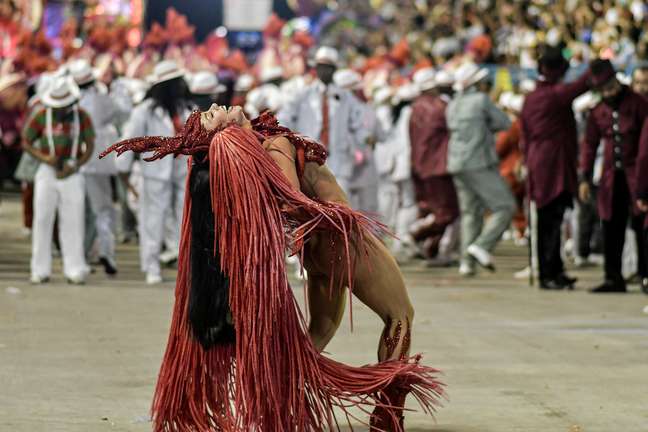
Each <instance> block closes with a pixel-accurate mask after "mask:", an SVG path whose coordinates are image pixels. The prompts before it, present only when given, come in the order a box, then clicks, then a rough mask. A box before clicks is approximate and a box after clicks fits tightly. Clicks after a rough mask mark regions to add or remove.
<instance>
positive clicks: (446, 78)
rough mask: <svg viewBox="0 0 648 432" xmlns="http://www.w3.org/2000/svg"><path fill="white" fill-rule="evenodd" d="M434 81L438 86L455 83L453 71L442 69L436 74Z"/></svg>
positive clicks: (448, 85)
mask: <svg viewBox="0 0 648 432" xmlns="http://www.w3.org/2000/svg"><path fill="white" fill-rule="evenodd" d="M434 81H436V85H437V86H438V87H451V86H452V85H453V84H454V83H455V79H454V75H453V74H452V72H449V71H447V70H444V69H441V70H440V71H438V72H437V73H436V75H435V76H434Z"/></svg>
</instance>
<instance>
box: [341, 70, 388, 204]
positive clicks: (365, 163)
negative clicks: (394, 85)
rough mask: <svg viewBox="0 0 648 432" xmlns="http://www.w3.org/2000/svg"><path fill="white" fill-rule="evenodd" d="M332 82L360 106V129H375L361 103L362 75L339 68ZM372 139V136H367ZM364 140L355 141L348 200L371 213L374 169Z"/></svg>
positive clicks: (370, 113)
mask: <svg viewBox="0 0 648 432" xmlns="http://www.w3.org/2000/svg"><path fill="white" fill-rule="evenodd" d="M333 82H334V83H335V85H337V86H338V87H340V88H342V89H345V90H348V91H350V92H351V93H352V94H353V97H355V98H356V103H357V104H358V105H359V106H361V107H362V109H363V112H362V116H363V123H364V126H363V127H364V128H365V129H366V130H368V131H372V130H374V129H375V118H376V117H375V112H374V111H373V108H372V107H371V106H369V105H367V104H366V103H365V102H363V100H364V99H363V98H364V96H363V94H362V92H361V86H362V75H360V74H359V73H358V72H356V71H354V70H352V69H340V70H338V71H336V72H335V73H334V74H333ZM370 139H371V140H374V141H375V137H371V138H370ZM367 144H368V143H366V142H358V143H356V150H355V154H354V159H355V166H354V169H353V173H352V176H351V179H350V180H349V191H348V194H349V202H350V203H351V206H352V207H353V208H355V209H357V210H361V211H363V212H366V213H372V214H375V213H376V212H377V211H378V172H377V171H376V164H375V161H374V155H373V149H372V147H371V146H370V145H367Z"/></svg>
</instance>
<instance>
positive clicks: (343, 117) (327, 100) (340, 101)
mask: <svg viewBox="0 0 648 432" xmlns="http://www.w3.org/2000/svg"><path fill="white" fill-rule="evenodd" d="M338 62H339V58H338V52H337V50H335V49H333V48H330V47H321V48H319V49H318V50H317V53H316V54H315V70H316V72H317V79H316V80H315V81H313V83H311V84H310V85H309V86H308V87H306V89H305V90H304V91H303V93H301V94H300V96H299V97H297V98H295V99H294V100H292V101H290V102H288V103H286V104H285V105H284V106H283V108H282V109H281V110H280V111H279V114H278V117H279V121H280V122H281V124H283V125H284V126H286V127H288V128H290V129H292V130H294V131H297V132H300V133H302V134H304V135H306V136H309V137H311V138H314V139H316V140H318V141H319V142H320V143H322V144H323V145H324V146H325V147H326V149H327V150H328V152H329V157H328V160H327V164H328V166H329V168H330V169H331V171H332V172H333V174H334V175H335V177H336V179H337V181H338V183H339V184H340V186H341V187H342V189H343V190H344V191H345V192H346V193H347V194H348V193H349V185H350V181H351V177H352V175H353V170H354V165H355V158H354V154H355V151H356V149H357V143H365V142H366V141H367V138H368V137H369V135H370V133H371V131H369V130H367V129H366V128H365V127H363V121H364V108H363V106H362V104H361V103H360V101H358V99H357V98H356V97H354V96H353V94H352V93H351V92H350V91H348V90H345V89H342V88H340V87H338V86H336V85H335V84H333V74H334V73H335V71H336V70H337V65H338Z"/></svg>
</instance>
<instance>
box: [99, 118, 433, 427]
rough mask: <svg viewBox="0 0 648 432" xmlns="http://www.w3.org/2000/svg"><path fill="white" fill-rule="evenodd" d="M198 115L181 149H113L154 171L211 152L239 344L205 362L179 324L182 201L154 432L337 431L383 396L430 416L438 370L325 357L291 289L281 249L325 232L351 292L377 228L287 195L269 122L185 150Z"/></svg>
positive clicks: (151, 144) (138, 145) (171, 142)
mask: <svg viewBox="0 0 648 432" xmlns="http://www.w3.org/2000/svg"><path fill="white" fill-rule="evenodd" d="M196 115H197V113H194V114H193V115H192V117H191V118H190V120H189V122H188V125H187V127H186V128H185V130H186V132H185V133H184V134H183V136H182V137H175V138H169V139H168V140H167V141H160V138H142V139H140V140H139V141H138V140H134V141H133V140H130V141H129V142H127V143H125V144H118V145H117V146H116V147H113V148H112V149H111V150H115V151H118V152H123V151H125V150H127V148H126V147H129V148H128V149H131V150H134V151H151V150H152V151H154V156H153V159H155V158H158V157H162V155H163V154H171V153H174V154H191V153H192V152H196V153H197V152H198V151H200V152H203V151H205V150H206V151H207V157H208V160H209V177H210V188H211V204H212V208H213V212H214V228H215V238H216V240H217V241H216V246H215V247H217V248H218V252H219V256H220V260H221V262H220V268H221V270H222V271H223V272H224V273H225V275H226V276H227V278H228V279H229V305H230V311H231V314H232V319H233V323H234V327H235V331H236V343H234V344H231V345H218V346H216V347H214V348H212V349H209V350H207V351H206V350H204V349H203V348H202V346H201V345H200V343H199V342H198V341H197V340H195V339H194V338H193V337H192V333H191V329H190V325H189V322H188V316H187V314H188V312H187V306H188V298H189V290H190V286H191V281H190V275H191V272H190V268H189V267H190V246H191V217H190V214H191V205H192V202H191V194H190V193H187V194H186V195H185V207H184V218H183V227H182V239H181V245H180V255H179V261H178V276H177V284H176V291H175V305H174V309H173V318H172V322H171V329H170V334H169V339H168V345H167V349H166V352H165V354H164V360H163V362H162V366H161V368H160V374H159V377H158V383H157V387H156V390H155V396H154V400H153V407H152V414H153V423H154V430H155V431H156V432H170V431H174V432H176V431H177V432H186V431H196V432H208V431H214V430H219V431H232V432H254V431H263V432H285V431H299V432H315V431H322V430H325V429H329V430H338V429H339V426H338V420H337V419H336V417H335V412H334V409H339V410H340V412H342V413H343V415H344V417H345V420H346V422H350V420H351V419H353V418H355V417H353V414H352V413H351V412H350V408H352V407H358V408H359V409H361V410H362V411H364V412H367V413H368V410H369V409H371V408H373V407H374V406H384V405H382V403H381V400H384V399H381V398H383V392H384V391H385V389H387V388H388V387H390V386H391V387H393V386H397V387H399V389H401V390H402V391H403V392H405V393H410V394H412V396H413V397H414V398H415V399H417V400H418V402H419V403H420V405H421V406H422V408H423V410H424V411H426V412H428V413H430V414H431V413H432V412H433V410H434V408H435V406H436V405H437V404H438V398H439V397H440V396H441V395H442V393H443V388H442V385H441V384H440V383H439V382H438V381H437V380H436V378H435V375H436V374H437V371H436V370H434V369H432V368H428V367H425V366H422V365H421V364H420V363H419V357H418V356H417V357H414V358H411V359H404V360H400V361H389V362H384V363H380V364H377V365H370V366H363V367H352V366H347V365H344V364H342V363H339V362H336V361H334V360H331V359H329V358H327V357H325V356H323V355H321V354H320V353H318V352H317V350H316V349H315V347H314V346H313V345H312V343H311V340H310V337H309V335H308V332H307V330H306V323H305V320H304V317H303V316H302V314H301V312H300V309H299V306H298V304H297V302H296V300H295V297H294V295H293V293H292V289H291V288H290V285H289V283H288V279H287V273H286V268H285V252H286V249H287V248H288V247H289V245H293V247H295V248H297V249H301V248H303V247H304V244H305V240H306V238H307V237H309V236H310V235H312V234H313V233H314V232H316V231H319V232H321V231H323V230H324V231H327V232H329V233H330V235H331V236H335V238H339V239H340V240H339V241H341V242H342V244H343V245H345V247H344V248H343V250H345V251H346V252H345V253H343V255H344V256H341V257H339V260H338V261H339V262H346V263H347V265H348V269H349V273H348V279H347V280H344V281H339V282H340V283H341V284H344V285H348V286H349V287H352V282H353V278H352V274H353V265H354V264H355V261H356V258H358V259H362V256H355V255H354V253H353V252H351V251H352V250H355V251H356V253H357V252H358V250H357V249H358V246H357V245H363V244H364V241H363V239H364V236H366V235H369V232H371V231H373V230H375V229H376V227H377V225H376V224H375V223H374V222H373V221H372V220H371V219H369V218H368V217H366V216H364V215H362V214H360V213H357V212H355V211H353V210H352V209H350V208H349V207H347V206H345V205H342V204H337V203H329V202H316V201H313V200H311V199H309V198H308V197H306V196H305V195H304V194H302V193H301V192H300V191H297V190H295V189H294V188H293V187H292V186H291V185H290V183H289V182H288V180H287V179H286V177H285V176H284V174H283V173H282V171H281V170H280V168H279V167H278V166H277V164H276V163H275V162H274V160H273V159H272V158H271V156H270V155H268V153H267V152H266V151H265V150H264V148H263V147H262V146H261V145H260V143H259V136H260V135H263V133H264V132H263V131H266V132H267V133H268V134H274V133H275V132H280V134H283V133H285V131H286V130H285V129H283V128H281V127H280V126H279V125H277V124H272V123H271V122H269V121H268V119H269V117H266V121H265V122H264V121H260V120H257V121H255V123H256V125H257V127H258V126H259V123H262V127H261V129H262V131H261V132H256V133H255V131H251V130H247V129H243V128H241V127H238V126H229V127H227V128H225V129H224V130H221V131H218V132H215V133H213V135H212V136H211V140H210V141H209V142H208V143H207V145H206V147H205V144H204V142H202V141H197V142H196V144H195V145H194V144H192V143H189V142H188V141H187V140H188V139H189V138H190V137H194V138H197V139H198V140H202V139H204V138H207V136H203V135H201V134H199V133H197V132H196V131H195V129H194V128H195V127H196V124H198V125H199V124H200V119H199V117H198V118H197V119H196ZM196 122H197V123H196ZM294 245H297V246H294ZM353 245H356V246H355V249H354V247H353ZM359 249H360V251H362V246H359ZM352 255H354V256H352ZM360 255H361V254H360ZM331 265H335V264H334V263H331ZM392 420H393V421H392V423H393V430H395V431H400V430H401V429H400V426H399V425H398V419H397V418H395V417H394V418H393V419H392ZM359 421H361V422H362V420H359Z"/></svg>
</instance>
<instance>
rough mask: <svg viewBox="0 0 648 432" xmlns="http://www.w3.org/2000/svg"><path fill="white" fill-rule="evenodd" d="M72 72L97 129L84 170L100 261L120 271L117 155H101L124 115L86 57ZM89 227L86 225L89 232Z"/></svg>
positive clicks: (82, 104) (108, 271) (112, 270)
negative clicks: (114, 181) (114, 188)
mask: <svg viewBox="0 0 648 432" xmlns="http://www.w3.org/2000/svg"><path fill="white" fill-rule="evenodd" d="M68 68H69V72H70V75H71V76H72V78H74V81H75V82H76V83H77V85H78V86H79V88H80V89H81V99H80V101H79V106H80V107H81V108H83V109H84V110H85V111H86V112H87V113H88V115H89V116H90V119H91V120H92V125H93V127H94V130H95V135H96V137H95V146H94V153H93V155H92V157H91V158H90V160H89V161H88V163H87V164H85V165H84V166H83V168H82V169H81V172H82V173H83V175H84V177H85V185H86V192H87V196H88V202H89V204H90V208H91V210H92V213H94V221H93V222H94V225H95V226H94V229H95V230H96V234H97V246H98V248H97V249H98V257H99V263H100V264H101V265H102V266H103V267H104V271H105V272H106V274H107V275H109V276H113V275H115V274H117V266H116V261H115V225H116V213H115V208H114V206H113V201H112V196H113V193H112V186H111V177H112V176H114V175H116V174H117V167H116V166H115V159H114V157H108V158H104V159H99V155H100V154H101V153H102V152H103V151H104V150H106V149H107V148H108V146H110V145H111V144H113V143H115V142H116V141H117V139H118V138H119V133H118V132H117V127H116V126H117V125H118V124H119V123H120V122H121V119H123V118H124V117H125V113H122V112H120V108H119V106H118V105H117V103H115V101H114V100H113V98H111V97H110V95H109V94H107V93H105V92H104V91H102V89H100V88H99V87H98V86H97V81H96V74H95V71H94V69H93V68H92V67H91V66H90V63H89V62H88V61H87V60H84V59H81V60H76V61H74V62H71V63H70V64H69V66H68ZM89 232H90V227H88V228H86V235H88V233H89Z"/></svg>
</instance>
